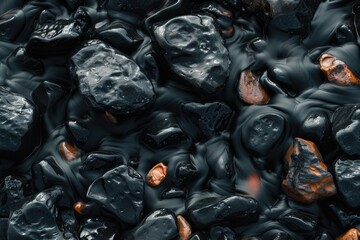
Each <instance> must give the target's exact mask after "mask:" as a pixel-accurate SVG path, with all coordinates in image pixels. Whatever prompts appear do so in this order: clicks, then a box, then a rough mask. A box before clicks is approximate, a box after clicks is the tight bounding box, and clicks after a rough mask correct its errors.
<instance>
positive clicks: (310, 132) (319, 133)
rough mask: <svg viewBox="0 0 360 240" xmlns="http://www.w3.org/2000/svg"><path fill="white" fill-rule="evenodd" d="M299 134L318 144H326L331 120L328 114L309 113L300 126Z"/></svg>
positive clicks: (329, 136)
mask: <svg viewBox="0 0 360 240" xmlns="http://www.w3.org/2000/svg"><path fill="white" fill-rule="evenodd" d="M300 135H301V136H303V137H304V139H308V140H311V141H313V142H314V143H315V144H316V145H318V146H322V145H326V144H328V143H329V141H330V139H331V122H330V119H329V117H328V115H327V114H326V113H325V112H312V113H310V114H309V115H308V116H307V117H306V119H305V121H304V122H303V123H302V126H301V127H300Z"/></svg>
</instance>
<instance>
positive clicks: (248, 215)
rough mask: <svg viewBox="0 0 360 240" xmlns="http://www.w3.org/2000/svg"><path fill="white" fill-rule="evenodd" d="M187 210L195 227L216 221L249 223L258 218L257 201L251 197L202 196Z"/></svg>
mask: <svg viewBox="0 0 360 240" xmlns="http://www.w3.org/2000/svg"><path fill="white" fill-rule="evenodd" d="M187 212H188V214H189V216H190V219H191V221H192V222H193V224H194V225H195V226H196V227H200V228H202V227H205V226H207V225H210V224H213V223H218V222H225V221H228V222H236V223H242V224H250V223H252V222H255V221H256V220H257V218H258V203H257V201H256V200H254V199H252V198H247V197H242V196H237V195H234V196H230V197H221V198H215V197H210V198H204V199H201V200H198V201H197V202H195V203H194V204H193V205H191V206H190V207H189V208H188V209H187Z"/></svg>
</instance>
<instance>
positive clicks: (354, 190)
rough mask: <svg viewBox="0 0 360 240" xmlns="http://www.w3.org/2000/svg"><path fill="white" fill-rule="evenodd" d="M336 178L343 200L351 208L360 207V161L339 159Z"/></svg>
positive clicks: (336, 164) (336, 166)
mask: <svg viewBox="0 0 360 240" xmlns="http://www.w3.org/2000/svg"><path fill="white" fill-rule="evenodd" d="M334 177H335V182H336V186H337V191H338V194H339V195H340V196H341V198H342V199H343V200H344V201H345V202H346V203H347V204H348V205H349V206H351V207H356V208H358V207H360V191H358V187H359V184H360V160H349V159H346V158H344V157H342V158H340V159H338V160H337V161H336V163H335V171H334Z"/></svg>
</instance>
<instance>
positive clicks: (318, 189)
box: [282, 138, 336, 203]
mask: <svg viewBox="0 0 360 240" xmlns="http://www.w3.org/2000/svg"><path fill="white" fill-rule="evenodd" d="M285 169H287V170H288V172H287V175H286V178H285V179H284V180H283V182H282V189H283V191H284V193H285V194H286V195H287V196H288V197H289V198H292V199H294V200H296V201H299V202H305V203H312V202H315V201H316V200H318V199H320V198H325V197H329V196H332V195H334V194H336V187H335V184H334V180H333V177H332V175H331V174H330V172H328V169H327V167H326V165H325V164H324V163H323V160H322V156H321V154H320V152H319V150H318V148H317V147H316V145H315V144H314V143H313V142H311V141H308V140H304V139H301V138H295V139H294V141H293V144H292V145H291V146H290V147H289V149H288V151H287V153H286V155H285Z"/></svg>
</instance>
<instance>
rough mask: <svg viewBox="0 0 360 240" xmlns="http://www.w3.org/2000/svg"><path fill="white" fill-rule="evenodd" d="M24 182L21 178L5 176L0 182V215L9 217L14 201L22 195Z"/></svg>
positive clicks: (20, 198)
mask: <svg viewBox="0 0 360 240" xmlns="http://www.w3.org/2000/svg"><path fill="white" fill-rule="evenodd" d="M23 185H24V183H23V182H22V181H21V179H18V178H16V177H13V176H7V177H6V178H5V179H4V180H3V182H2V183H1V185H0V186H1V189H0V217H9V214H10V211H12V210H13V209H14V206H15V204H16V203H18V202H19V201H21V200H22V199H23V197H24V189H23V187H24V186H23Z"/></svg>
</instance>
